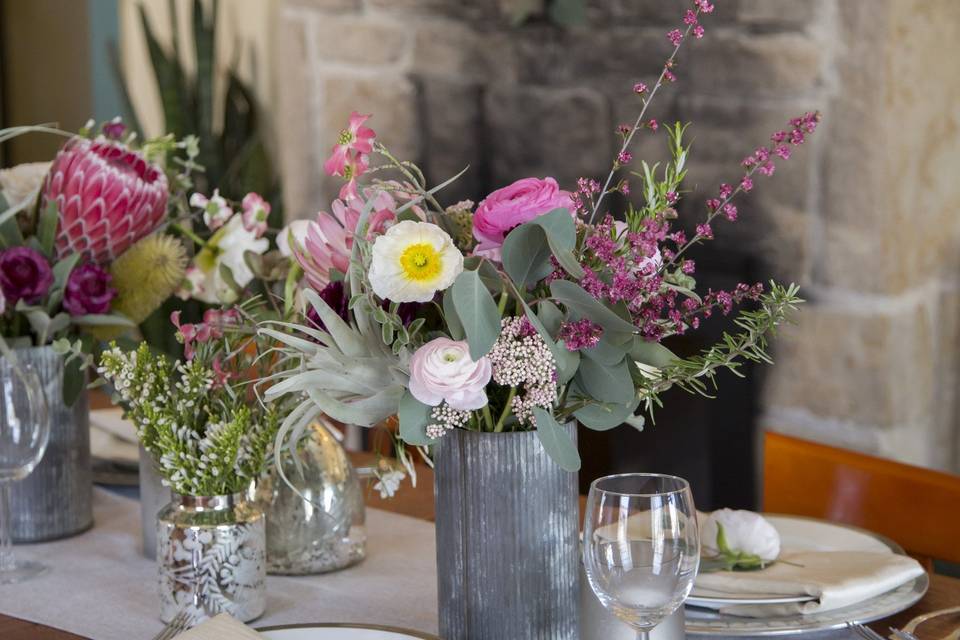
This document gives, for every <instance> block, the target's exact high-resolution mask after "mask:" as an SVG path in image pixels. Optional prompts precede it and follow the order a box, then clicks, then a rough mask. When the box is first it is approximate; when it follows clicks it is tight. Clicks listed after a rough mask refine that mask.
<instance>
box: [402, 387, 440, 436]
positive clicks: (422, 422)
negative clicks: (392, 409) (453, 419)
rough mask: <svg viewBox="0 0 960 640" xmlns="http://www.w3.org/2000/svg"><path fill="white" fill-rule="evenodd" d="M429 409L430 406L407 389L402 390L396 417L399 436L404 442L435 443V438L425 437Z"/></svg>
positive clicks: (428, 420) (428, 421) (428, 422)
mask: <svg viewBox="0 0 960 640" xmlns="http://www.w3.org/2000/svg"><path fill="white" fill-rule="evenodd" d="M431 409H432V407H430V406H427V405H425V404H423V403H422V402H420V401H419V400H417V399H416V398H414V397H413V394H411V393H410V390H409V389H408V390H407V391H405V392H404V394H403V397H402V398H400V407H399V409H398V411H397V418H398V419H399V420H400V437H401V438H402V439H403V441H404V442H405V443H407V444H410V445H414V446H420V445H431V444H434V443H436V440H435V439H433V438H429V437H427V425H428V424H430V411H431Z"/></svg>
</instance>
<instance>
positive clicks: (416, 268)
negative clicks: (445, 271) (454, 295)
mask: <svg viewBox="0 0 960 640" xmlns="http://www.w3.org/2000/svg"><path fill="white" fill-rule="evenodd" d="M400 266H401V267H402V268H403V275H405V276H406V277H407V279H409V280H418V281H422V280H433V279H434V278H436V277H437V276H438V275H440V268H441V267H442V266H443V260H442V259H441V257H440V254H439V253H437V250H436V249H434V248H433V247H432V246H431V245H429V244H427V243H426V242H418V243H417V244H412V245H410V246H409V247H407V248H406V249H404V250H403V253H401V254H400Z"/></svg>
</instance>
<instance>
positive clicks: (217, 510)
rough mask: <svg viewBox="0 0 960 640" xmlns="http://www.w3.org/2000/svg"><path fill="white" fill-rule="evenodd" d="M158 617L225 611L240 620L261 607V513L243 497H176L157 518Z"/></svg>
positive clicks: (263, 576)
mask: <svg viewBox="0 0 960 640" xmlns="http://www.w3.org/2000/svg"><path fill="white" fill-rule="evenodd" d="M157 564H158V566H159V574H160V575H159V577H160V619H161V620H162V621H163V622H170V621H171V620H172V619H173V618H174V617H176V616H177V614H179V613H180V612H181V611H185V610H186V611H189V613H190V614H191V615H192V616H193V619H194V620H203V619H206V618H208V617H212V616H214V615H216V614H218V613H229V614H230V615H232V616H233V617H235V618H237V619H238V620H240V621H242V622H249V621H250V620H254V619H256V618H259V617H260V616H261V615H262V614H263V611H264V609H265V608H266V601H267V593H266V575H267V565H266V528H265V524H264V517H263V512H262V511H260V509H259V508H258V507H257V506H256V505H255V504H254V503H253V502H251V501H249V500H247V499H246V497H245V496H244V494H242V493H237V494H234V495H224V496H206V497H201V496H181V495H177V494H174V496H173V500H172V501H171V502H170V504H169V505H167V506H166V507H165V508H164V509H163V510H161V511H160V513H159V514H158V515H157Z"/></svg>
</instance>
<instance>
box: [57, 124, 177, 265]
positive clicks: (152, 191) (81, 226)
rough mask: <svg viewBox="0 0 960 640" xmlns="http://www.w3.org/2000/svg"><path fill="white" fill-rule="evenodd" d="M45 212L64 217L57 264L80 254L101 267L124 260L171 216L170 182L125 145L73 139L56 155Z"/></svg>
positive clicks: (159, 170)
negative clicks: (51, 209)
mask: <svg viewBox="0 0 960 640" xmlns="http://www.w3.org/2000/svg"><path fill="white" fill-rule="evenodd" d="M42 193H43V200H42V204H41V206H42V207H46V206H47V203H48V202H51V201H56V203H57V207H58V208H59V211H60V221H59V224H58V227H57V239H56V252H57V256H56V259H57V260H60V259H62V258H63V257H65V256H67V255H69V254H71V253H79V254H81V255H84V256H85V257H86V258H88V259H89V260H91V261H92V262H95V263H97V264H105V263H109V262H111V261H113V260H114V259H116V258H117V257H118V256H120V255H121V254H122V253H123V252H124V251H126V250H127V248H128V247H129V246H130V245H132V244H133V243H134V242H136V241H137V240H139V239H140V238H142V237H143V236H145V235H147V234H148V233H150V232H151V231H153V230H154V229H156V228H157V226H159V225H160V223H161V222H162V221H163V218H164V215H165V214H166V210H167V197H168V190H167V177H166V176H165V175H164V173H163V171H162V170H161V169H160V168H159V167H157V166H156V165H154V164H151V163H149V162H147V161H146V160H145V159H144V157H143V156H142V155H140V154H139V153H137V152H136V151H132V150H130V149H129V148H127V147H126V146H125V145H123V144H121V143H119V142H117V141H115V140H108V139H106V138H98V139H96V140H87V139H85V138H74V139H73V140H71V141H70V142H68V143H67V144H66V145H64V147H63V149H61V150H60V151H59V153H57V157H56V159H55V160H54V161H53V165H52V166H51V167H50V173H48V174H47V177H46V179H45V180H44V185H43V190H42Z"/></svg>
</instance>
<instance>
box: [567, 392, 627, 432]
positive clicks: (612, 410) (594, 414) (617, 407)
mask: <svg viewBox="0 0 960 640" xmlns="http://www.w3.org/2000/svg"><path fill="white" fill-rule="evenodd" d="M639 405H640V398H639V397H638V396H637V395H636V394H634V397H633V399H632V400H631V401H630V402H628V403H627V404H615V403H611V402H591V403H590V404H588V405H587V406H585V407H583V408H581V409H577V410H576V411H574V412H573V415H574V416H575V417H576V418H577V420H579V421H580V422H581V424H583V426H585V427H587V428H589V429H593V430H594V431H607V430H608V429H613V428H614V427H619V426H620V425H622V424H623V423H625V422H627V420H628V419H629V418H630V417H631V416H633V412H634V411H636V409H637V407H638V406H639ZM641 419H642V417H641Z"/></svg>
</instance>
